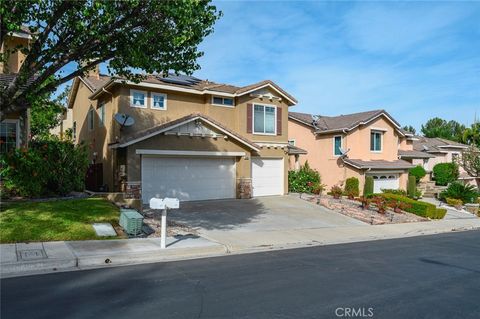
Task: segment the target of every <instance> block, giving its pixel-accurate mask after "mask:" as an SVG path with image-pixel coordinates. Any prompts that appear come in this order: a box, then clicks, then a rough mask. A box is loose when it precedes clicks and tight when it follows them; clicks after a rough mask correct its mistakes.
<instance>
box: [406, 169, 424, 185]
mask: <svg viewBox="0 0 480 319" xmlns="http://www.w3.org/2000/svg"><path fill="white" fill-rule="evenodd" d="M408 174H409V175H410V176H415V180H416V182H417V183H418V182H420V180H421V179H422V178H424V177H425V175H427V171H426V170H425V169H424V168H423V167H422V166H420V165H417V166H415V167H414V168H411V169H410V171H409V172H408Z"/></svg>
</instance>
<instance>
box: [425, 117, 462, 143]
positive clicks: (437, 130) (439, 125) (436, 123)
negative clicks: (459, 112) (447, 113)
mask: <svg viewBox="0 0 480 319" xmlns="http://www.w3.org/2000/svg"><path fill="white" fill-rule="evenodd" d="M464 130H465V126H464V125H463V124H460V123H458V122H457V121H446V120H444V119H441V118H439V117H434V118H432V119H430V120H428V121H427V123H425V124H424V125H422V129H421V131H422V133H423V135H425V136H426V137H441V138H445V139H447V140H451V141H455V142H461V141H462V138H463V131H464Z"/></svg>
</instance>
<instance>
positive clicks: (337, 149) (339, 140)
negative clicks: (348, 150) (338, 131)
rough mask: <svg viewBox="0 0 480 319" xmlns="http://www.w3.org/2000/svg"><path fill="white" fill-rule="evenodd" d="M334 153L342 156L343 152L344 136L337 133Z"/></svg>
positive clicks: (334, 139) (334, 138) (334, 141)
mask: <svg viewBox="0 0 480 319" xmlns="http://www.w3.org/2000/svg"><path fill="white" fill-rule="evenodd" d="M333 155H335V156H341V155H343V153H342V136H340V135H337V136H334V137H333Z"/></svg>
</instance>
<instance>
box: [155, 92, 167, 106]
mask: <svg viewBox="0 0 480 319" xmlns="http://www.w3.org/2000/svg"><path fill="white" fill-rule="evenodd" d="M152 109H155V110H166V109H167V95H166V94H161V93H152Z"/></svg>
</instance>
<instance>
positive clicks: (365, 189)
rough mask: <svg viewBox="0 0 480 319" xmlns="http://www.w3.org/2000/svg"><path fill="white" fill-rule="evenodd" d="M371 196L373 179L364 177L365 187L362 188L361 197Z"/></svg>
mask: <svg viewBox="0 0 480 319" xmlns="http://www.w3.org/2000/svg"><path fill="white" fill-rule="evenodd" d="M372 194H373V177H372V176H367V177H365V185H364V186H363V196H370V195H372Z"/></svg>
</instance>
